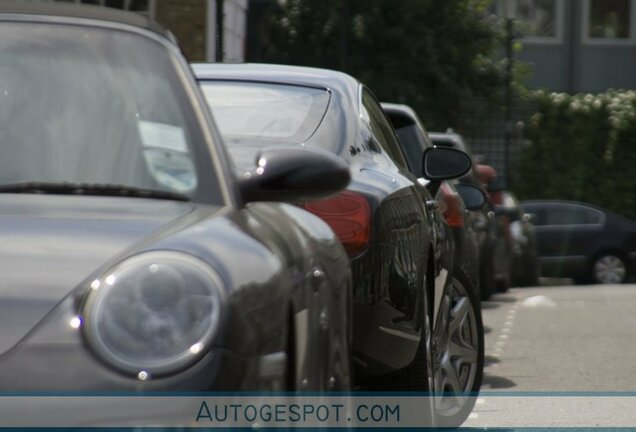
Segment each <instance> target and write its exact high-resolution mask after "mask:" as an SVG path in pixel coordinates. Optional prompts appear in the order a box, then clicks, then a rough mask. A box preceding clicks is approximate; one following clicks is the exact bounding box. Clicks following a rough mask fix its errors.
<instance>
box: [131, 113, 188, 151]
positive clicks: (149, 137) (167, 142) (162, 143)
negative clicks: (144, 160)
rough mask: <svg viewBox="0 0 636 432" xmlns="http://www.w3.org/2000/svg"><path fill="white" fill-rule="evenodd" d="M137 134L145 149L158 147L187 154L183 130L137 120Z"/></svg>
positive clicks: (177, 127) (163, 124)
mask: <svg viewBox="0 0 636 432" xmlns="http://www.w3.org/2000/svg"><path fill="white" fill-rule="evenodd" d="M138 126H139V134H140V135H141V140H142V142H143V144H144V146H145V147H159V148H162V149H166V150H172V151H178V152H182V153H187V152H188V145H187V143H186V139H185V134H184V133H183V129H181V128H180V127H179V126H173V125H169V124H165V123H157V122H151V121H145V120H139V123H138Z"/></svg>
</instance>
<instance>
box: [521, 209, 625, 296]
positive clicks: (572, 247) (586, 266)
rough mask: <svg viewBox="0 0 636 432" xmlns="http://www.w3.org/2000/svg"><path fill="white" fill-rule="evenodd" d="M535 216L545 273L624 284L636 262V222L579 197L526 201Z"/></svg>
mask: <svg viewBox="0 0 636 432" xmlns="http://www.w3.org/2000/svg"><path fill="white" fill-rule="evenodd" d="M521 206H522V207H523V209H524V210H525V211H526V212H527V213H530V214H532V215H534V218H535V232H536V235H537V243H538V246H539V256H540V261H541V274H542V275H543V276H550V277H570V278H574V280H575V281H576V282H578V283H590V282H592V283H623V282H625V280H626V279H627V277H628V276H629V275H630V273H631V271H632V270H633V269H634V263H635V260H636V222H634V221H633V220H631V219H627V218H625V217H623V216H621V215H618V214H616V213H612V212H610V211H608V210H605V209H603V208H600V207H597V206H594V205H591V204H585V203H580V202H574V201H540V200H537V201H524V202H522V203H521Z"/></svg>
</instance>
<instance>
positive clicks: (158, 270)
mask: <svg viewBox="0 0 636 432" xmlns="http://www.w3.org/2000/svg"><path fill="white" fill-rule="evenodd" d="M222 300H223V289H222V282H221V279H220V277H219V276H218V274H217V273H216V272H215V271H214V270H213V269H212V268H211V267H210V266H209V265H208V264H206V263H204V262H203V261H200V260H199V259H197V258H195V257H192V256H190V255H186V254H182V253H178V252H148V253H144V254H140V255H137V256H134V257H131V258H129V259H127V260H125V261H123V262H122V263H120V264H118V265H116V266H115V267H113V268H112V269H111V270H109V271H108V272H106V273H104V274H103V276H102V277H100V278H99V279H97V280H95V281H93V282H92V283H91V290H90V293H89V294H88V297H87V298H86V303H85V305H84V311H83V312H84V325H85V327H84V330H85V334H86V336H87V338H88V340H89V343H90V345H91V346H92V347H93V349H94V350H95V351H96V352H97V354H98V355H99V356H100V357H102V358H103V359H104V360H105V361H106V362H108V363H110V364H112V365H113V366H114V367H116V368H118V369H120V370H121V371H123V372H127V373H132V374H137V375H138V376H139V377H140V378H144V379H145V377H148V376H150V375H152V376H156V375H164V374H169V373H173V372H177V371H179V370H180V369H183V368H185V367H187V366H188V365H190V364H192V363H194V362H195V361H196V360H197V359H198V358H199V357H200V356H201V355H203V354H204V353H205V352H206V350H207V349H208V348H209V346H210V344H211V341H212V339H213V337H214V335H215V333H216V331H217V328H218V325H219V322H220V315H221V312H222V311H221V305H222Z"/></svg>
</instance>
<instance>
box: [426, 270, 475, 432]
mask: <svg viewBox="0 0 636 432" xmlns="http://www.w3.org/2000/svg"><path fill="white" fill-rule="evenodd" d="M432 355H433V361H432V363H433V374H434V377H433V389H434V393H435V395H436V396H435V398H434V412H435V419H436V426H438V427H458V426H460V425H461V424H462V423H463V422H464V421H465V420H466V418H468V415H469V414H470V413H471V411H472V410H473V407H474V405H475V402H476V399H477V394H478V392H479V389H480V387H481V381H482V378H483V369H484V328H483V323H482V317H481V303H480V301H479V298H478V297H477V293H476V290H475V288H474V287H473V286H472V284H471V282H470V279H469V278H468V277H467V276H466V275H465V274H464V272H463V271H462V270H461V269H460V268H457V269H455V274H454V276H453V280H452V285H451V286H450V287H447V292H445V295H444V298H443V299H442V306H441V309H440V312H439V314H438V317H437V325H436V326H435V330H434V332H433V343H432ZM458 395H459V396H458Z"/></svg>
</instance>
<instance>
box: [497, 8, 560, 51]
mask: <svg viewBox="0 0 636 432" xmlns="http://www.w3.org/2000/svg"><path fill="white" fill-rule="evenodd" d="M493 5H494V6H492V7H491V9H490V11H491V12H493V11H496V12H495V13H496V14H497V15H498V16H499V17H501V18H514V20H515V30H516V31H517V33H519V34H520V35H521V36H522V37H523V38H524V42H539V43H541V42H543V43H555V42H560V41H561V39H562V21H563V0H498V1H495V2H494V3H493Z"/></svg>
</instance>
